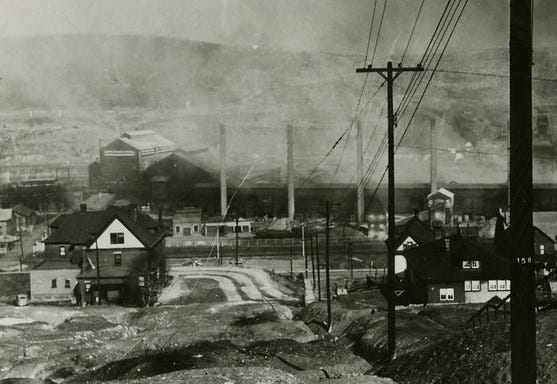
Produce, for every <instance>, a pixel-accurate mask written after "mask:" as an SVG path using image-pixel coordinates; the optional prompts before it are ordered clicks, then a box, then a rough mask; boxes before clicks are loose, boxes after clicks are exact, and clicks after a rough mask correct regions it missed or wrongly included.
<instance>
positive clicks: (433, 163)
mask: <svg viewBox="0 0 557 384" xmlns="http://www.w3.org/2000/svg"><path fill="white" fill-rule="evenodd" d="M436 125H437V119H436V118H434V117H432V118H430V120H429V134H430V139H429V153H430V167H429V183H430V186H431V193H433V192H435V191H437V150H436V146H437V143H436V140H435V126H436Z"/></svg>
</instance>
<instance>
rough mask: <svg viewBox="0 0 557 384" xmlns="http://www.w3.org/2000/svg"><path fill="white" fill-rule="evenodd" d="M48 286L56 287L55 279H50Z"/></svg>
mask: <svg viewBox="0 0 557 384" xmlns="http://www.w3.org/2000/svg"><path fill="white" fill-rule="evenodd" d="M50 287H51V288H56V287H57V284H56V279H52V280H51V282H50Z"/></svg>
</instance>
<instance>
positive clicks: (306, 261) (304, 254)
mask: <svg viewBox="0 0 557 384" xmlns="http://www.w3.org/2000/svg"><path fill="white" fill-rule="evenodd" d="M302 256H303V257H304V264H305V272H306V274H305V277H306V279H307V278H308V255H307V254H306V237H305V233H304V223H302Z"/></svg>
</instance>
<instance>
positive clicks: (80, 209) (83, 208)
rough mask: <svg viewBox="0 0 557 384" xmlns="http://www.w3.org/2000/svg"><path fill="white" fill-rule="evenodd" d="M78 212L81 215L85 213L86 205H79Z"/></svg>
mask: <svg viewBox="0 0 557 384" xmlns="http://www.w3.org/2000/svg"><path fill="white" fill-rule="evenodd" d="M79 212H81V213H85V212H87V204H85V203H81V204H79Z"/></svg>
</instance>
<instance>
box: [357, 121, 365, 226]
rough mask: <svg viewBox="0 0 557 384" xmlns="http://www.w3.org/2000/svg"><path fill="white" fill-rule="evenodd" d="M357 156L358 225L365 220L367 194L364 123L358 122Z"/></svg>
mask: <svg viewBox="0 0 557 384" xmlns="http://www.w3.org/2000/svg"><path fill="white" fill-rule="evenodd" d="M355 124H356V149H357V150H356V155H357V157H358V158H357V162H358V163H357V172H358V188H357V191H356V194H357V216H358V218H357V222H358V225H360V224H361V223H362V221H363V220H364V193H365V185H364V184H365V183H364V150H363V139H362V122H361V121H360V120H356V123H355Z"/></svg>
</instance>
